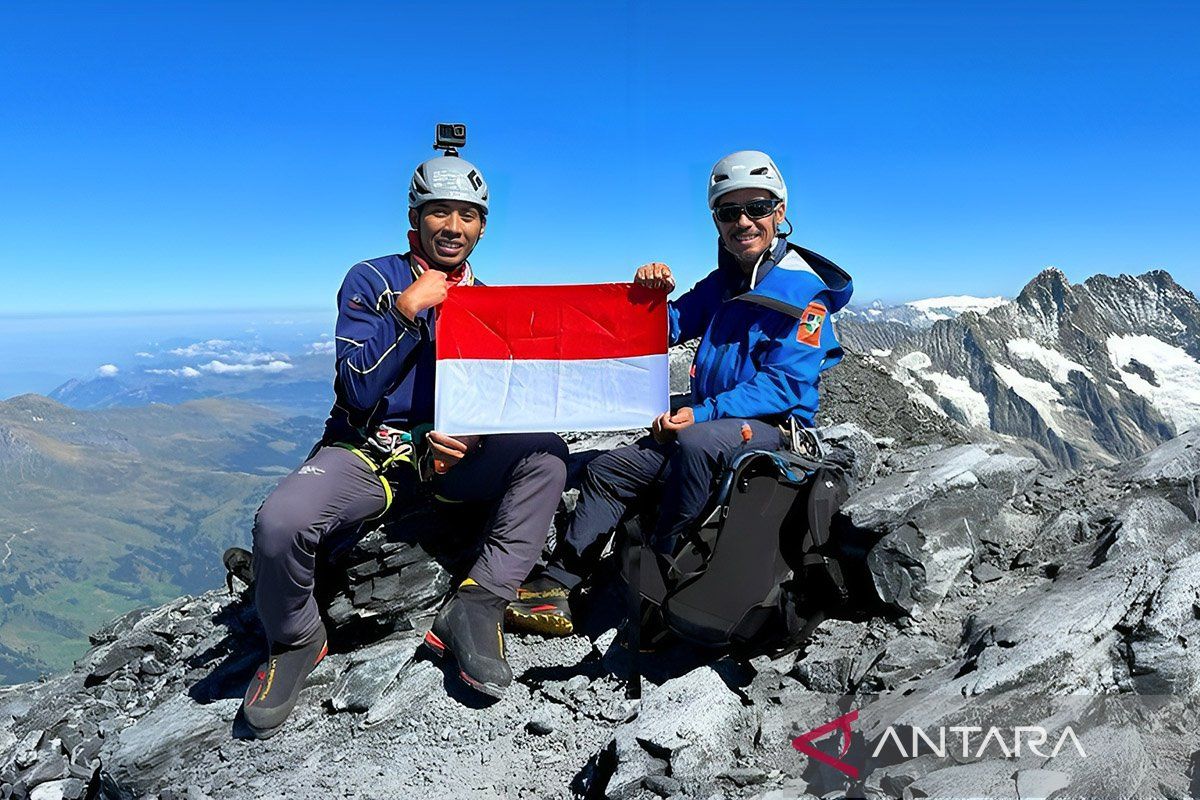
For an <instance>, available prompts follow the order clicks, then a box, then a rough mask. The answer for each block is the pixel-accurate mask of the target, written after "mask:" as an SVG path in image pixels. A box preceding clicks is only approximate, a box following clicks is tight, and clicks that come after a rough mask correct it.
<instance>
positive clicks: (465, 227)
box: [408, 200, 487, 272]
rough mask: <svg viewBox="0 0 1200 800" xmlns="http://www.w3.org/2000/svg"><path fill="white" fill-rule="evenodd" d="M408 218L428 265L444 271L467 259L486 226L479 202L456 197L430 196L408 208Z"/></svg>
mask: <svg viewBox="0 0 1200 800" xmlns="http://www.w3.org/2000/svg"><path fill="white" fill-rule="evenodd" d="M408 221H409V224H411V225H412V226H413V229H414V230H416V232H417V235H418V236H419V237H420V239H421V249H422V250H424V251H425V255H427V256H428V257H429V261H430V262H431V265H432V266H435V267H438V268H439V269H444V270H446V271H448V272H453V271H454V270H455V269H458V267H459V266H460V265H461V264H462V263H463V262H464V261H466V260H467V256H469V255H471V251H472V250H474V249H475V244H476V242H478V241H479V239H480V237H481V236H483V231H484V228H486V227H487V220H486V219H485V218H484V216H483V214H482V213H480V210H479V206H477V205H475V204H474V203H464V202H462V201H460V200H430V201H429V202H428V203H425V204H424V205H423V206H421V207H420V208H416V209H411V210H410V211H409V212H408Z"/></svg>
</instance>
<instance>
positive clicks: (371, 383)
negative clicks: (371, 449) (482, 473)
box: [324, 255, 437, 442]
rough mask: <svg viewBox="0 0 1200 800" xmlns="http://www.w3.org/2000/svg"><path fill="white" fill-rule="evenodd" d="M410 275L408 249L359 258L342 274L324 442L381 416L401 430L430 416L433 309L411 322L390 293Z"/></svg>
mask: <svg viewBox="0 0 1200 800" xmlns="http://www.w3.org/2000/svg"><path fill="white" fill-rule="evenodd" d="M414 279H415V276H414V275H413V271H412V267H410V266H409V262H408V258H407V257H406V255H403V256H402V255H390V256H381V257H380V258H372V259H368V260H367V261H360V262H358V263H357V264H355V265H354V266H353V267H351V268H350V271H349V272H348V273H347V274H346V279H345V280H344V281H342V288H341V289H339V290H338V297H337V303H338V317H337V329H336V337H337V338H336V346H337V347H336V351H335V352H336V354H337V358H336V371H337V376H336V378H335V379H334V382H333V392H334V403H333V410H332V411H330V412H329V420H328V421H327V422H326V423H325V436H324V441H327V442H328V441H356V440H359V439H360V438H361V436H362V435H363V434H364V433H365V432H368V431H369V430H370V429H372V428H373V427H374V426H376V425H378V424H379V423H381V422H386V423H389V424H391V425H394V426H395V427H397V428H405V429H410V428H412V427H414V426H416V425H420V424H421V423H427V422H433V381H434V369H435V367H436V358H435V355H436V354H435V352H434V346H433V336H434V321H435V319H436V314H437V310H436V309H435V308H427V309H425V310H424V311H422V312H421V313H419V314H418V315H417V319H416V321H415V322H410V321H409V320H408V319H407V318H406V317H405V316H404V315H403V314H401V313H400V312H399V311H397V310H396V296H397V295H399V294H400V293H401V292H403V291H404V290H405V289H407V288H408V287H409V285H411V284H412V282H413V280H414Z"/></svg>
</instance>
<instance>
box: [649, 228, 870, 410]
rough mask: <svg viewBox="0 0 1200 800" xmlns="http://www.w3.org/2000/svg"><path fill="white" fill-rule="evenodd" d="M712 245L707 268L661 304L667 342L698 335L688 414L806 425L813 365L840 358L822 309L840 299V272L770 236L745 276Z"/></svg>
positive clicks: (813, 390) (845, 297)
mask: <svg viewBox="0 0 1200 800" xmlns="http://www.w3.org/2000/svg"><path fill="white" fill-rule="evenodd" d="M750 277H751V276H748V275H746V274H745V272H743V271H742V269H741V267H740V266H739V264H738V262H737V260H736V259H735V258H734V257H733V255H732V254H731V253H729V252H728V251H727V250H725V248H724V247H721V248H720V251H719V255H718V259H717V268H716V269H715V270H713V271H712V272H711V273H710V274H709V275H708V276H707V277H705V278H704V279H703V280H701V281H700V282H699V283H697V284H696V285H695V286H693V287H692V288H691V289H690V290H689V291H688V292H687V293H686V294H684V295H683V296H682V297H680V298H679V299H678V300H675V301H673V302H671V303H670V322H671V334H670V335H671V344H677V343H679V342H686V341H688V340H689V339H694V338H696V337H697V336H701V337H702V338H701V340H700V346H699V348H698V349H697V350H696V359H695V361H694V362H693V364H692V407H693V410H694V413H695V417H696V422H707V421H708V420H712V419H720V418H722V417H737V418H744V419H761V420H764V421H768V422H774V423H782V422H784V421H786V420H787V418H788V417H795V418H796V420H797V422H799V423H800V424H801V425H804V426H811V425H812V424H813V418H814V417H815V416H816V413H817V402H818V399H817V384H818V381H819V377H820V374H821V372H822V371H823V370H826V369H828V368H829V367H832V366H833V365H834V364H836V363H837V362H838V361H840V360H841V358H842V348H841V346H840V345H839V344H838V341H837V336H836V335H835V334H834V330H833V325H832V324H830V322H829V316H830V315H831V314H833V312H835V311H837V310H838V309H840V308H842V306H844V305H846V303H847V302H848V301H849V300H850V295H851V294H852V293H853V291H854V287H853V283H852V282H851V279H850V276H849V275H848V274H847V273H846V272H845V271H844V270H842V269H841V268H840V267H838V266H837V265H836V264H834V263H833V262H832V261H830V260H829V259H827V258H825V257H823V256H820V255H817V254H816V253H814V252H812V251H811V250H806V249H805V248H803V247H800V246H798V245H794V244H791V243H789V242H788V241H787V240H786V239H776V240H775V243H774V245H773V246H772V249H771V252H770V255H769V256H767V258H766V259H764V261H763V262H762V263H761V264H760V265H759V268H758V271H757V274H756V276H755V278H754V279H755V285H754V286H753V287H751V286H750V285H749V282H750Z"/></svg>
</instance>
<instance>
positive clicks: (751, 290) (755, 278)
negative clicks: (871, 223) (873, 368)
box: [507, 151, 853, 634]
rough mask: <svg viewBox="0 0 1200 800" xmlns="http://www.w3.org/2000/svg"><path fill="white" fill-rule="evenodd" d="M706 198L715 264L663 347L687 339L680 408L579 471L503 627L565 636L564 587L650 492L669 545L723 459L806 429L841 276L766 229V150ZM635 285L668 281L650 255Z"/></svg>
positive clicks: (773, 187)
mask: <svg viewBox="0 0 1200 800" xmlns="http://www.w3.org/2000/svg"><path fill="white" fill-rule="evenodd" d="M708 203H709V208H710V209H712V213H713V222H714V223H715V224H716V227H717V231H718V233H719V234H720V247H719V250H718V254H717V268H716V269H715V270H713V272H712V273H710V274H709V275H708V276H707V277H705V278H704V279H703V280H701V281H700V282H699V283H698V284H696V285H695V286H694V287H693V288H692V289H691V290H690V291H689V292H687V293H686V294H684V295H683V296H682V297H680V298H679V299H678V300H675V301H673V302H671V303H670V304H669V308H670V324H671V329H670V340H671V344H678V343H680V342H686V341H689V340H691V339H695V338H696V337H700V344H699V347H698V348H697V350H696V358H695V361H694V362H693V363H692V373H691V383H692V397H691V403H690V404H689V405H686V406H684V407H683V408H681V409H679V410H678V411H676V412H675V413H669V412H668V413H665V414H663V415H662V416H660V417H659V418H658V419H656V420H654V421H653V424H652V425H651V435H649V436H646V437H645V438H643V439H641V440H640V441H638V442H635V443H634V444H631V445H628V446H626V447H621V448H617V449H616V450H613V451H612V452H609V453H605V454H604V455H602V456H600V457H599V458H597V459H595V460H594V461H593V462H592V463H591V464H589V465H588V468H587V472H586V474H585V477H584V480H583V485H582V487H581V491H580V495H579V501H578V503H577V505H576V508H575V516H574V519H573V520H572V523H571V526H570V529H569V530H568V531H567V533H566V535H565V536H564V537H563V538H562V540H561V541H560V543H559V545H558V547H557V548H556V550H555V552H554V554H553V556H552V558H551V559H550V561H549V563H548V564H547V565H546V566H545V567H544V568H542V569H540V570H539V571H538V573H537V574H535V576H534V577H533V579H532V580H530V581H529V582H528V583H526V584H525V585H524V586H522V587H521V589H520V591H519V593H518V600H517V601H516V602H515V603H512V604H510V606H509V608H508V617H507V619H508V621H509V622H510V624H512V625H513V626H514V627H520V628H524V629H527V630H533V631H537V632H540V633H550V634H567V633H570V632H571V631H572V630H573V624H572V621H571V617H570V610H569V606H568V603H567V597H568V593H569V591H570V590H571V589H573V588H574V587H575V586H576V585H578V584H579V582H580V581H581V580H582V578H583V577H584V576H586V575H587V573H588V572H589V571H590V569H591V567H592V566H593V564H594V561H595V558H596V556H597V555H598V553H597V552H596V551H597V550H598V549H600V546H602V544H603V542H604V541H605V539H606V538H607V534H608V533H610V532H611V531H612V530H613V528H614V527H616V525H617V523H618V521H619V520H620V519H621V517H622V516H623V515H624V514H625V513H626V511H627V510H628V509H629V507H630V506H631V504H633V503H635V502H637V501H638V500H639V498H641V497H642V496H643V495H644V494H645V492H646V490H647V489H648V488H649V487H651V486H654V485H657V486H659V487H661V491H662V494H661V503H660V509H659V518H658V524H657V527H656V528H655V530H654V532H653V538H652V541H654V542H655V543H656V546H658V547H659V548H660V549H662V550H663V551H668V552H669V551H670V550H671V549H672V546H673V544H674V541H675V540H676V538H677V537H678V536H679V535H680V534H681V533H683V532H684V531H685V530H686V529H687V528H688V526H690V525H693V524H695V522H696V521H697V517H698V516H699V514H700V513H701V512H702V511H703V508H704V506H705V504H706V503H707V502H708V499H709V496H710V494H711V491H712V488H713V483H714V480H715V478H716V477H717V475H718V474H719V473H720V470H721V468H722V467H723V466H724V463H725V461H724V460H725V458H726V456H727V455H728V454H729V453H731V452H732V451H733V450H735V449H736V448H738V447H740V446H741V445H742V444H743V442H745V441H746V440H747V439H749V440H751V441H753V442H754V443H755V445H756V446H759V447H766V448H769V449H774V448H776V447H779V446H780V445H782V444H783V438H782V437H783V432H782V430H781V426H789V425H792V424H796V425H800V426H803V427H809V426H811V425H812V424H813V419H814V417H815V415H816V412H817V385H818V380H819V377H820V374H821V372H822V371H823V370H825V369H828V368H829V367H831V366H833V365H834V364H836V363H837V362H838V361H839V360H840V359H841V356H842V350H841V347H840V346H839V345H838V342H837V337H836V336H835V335H834V331H833V326H832V325H831V324H830V323H829V315H830V314H832V313H833V312H835V311H837V310H838V309H840V308H841V307H842V306H844V305H845V304H846V303H847V302H848V301H849V299H850V294H851V292H852V291H853V289H852V285H851V281H850V276H849V275H847V274H846V273H845V272H844V271H843V270H842V269H841V268H839V267H838V266H837V265H835V264H834V263H833V262H831V261H829V260H828V259H826V258H824V257H822V256H820V255H817V254H816V253H814V252H812V251H810V250H806V249H804V248H803V247H799V246H797V245H794V244H791V243H790V242H788V241H787V239H786V234H785V235H780V234H779V225H780V224H781V223H782V222H783V220H784V217H785V214H786V210H787V187H786V185H785V184H784V181H783V177H782V176H781V175H780V174H779V169H778V168H777V167H776V166H775V163H774V162H773V161H772V160H771V158H770V157H769V156H767V155H766V154H765V153H760V152H757V151H740V152H737V153H733V154H732V155H729V156H726V157H725V158H723V159H721V160H720V161H718V162H717V164H716V166H714V167H713V171H712V175H711V177H710V180H709V189H708ZM634 280H635V281H636V282H637V283H640V284H642V285H645V286H649V287H652V288H661V289H666V290H668V291H669V290H671V289H673V288H674V287H675V281H674V278H673V277H672V275H671V270H670V268H669V267H668V266H667V265H665V264H660V263H654V264H646V265H645V266H643V267H641V268H639V269H638V270H637V273H636V274H635V276H634Z"/></svg>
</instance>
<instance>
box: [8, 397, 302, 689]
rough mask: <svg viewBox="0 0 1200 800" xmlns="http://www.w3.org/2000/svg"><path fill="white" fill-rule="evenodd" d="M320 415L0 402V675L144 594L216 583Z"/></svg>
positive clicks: (72, 652)
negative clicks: (230, 550) (227, 550)
mask: <svg viewBox="0 0 1200 800" xmlns="http://www.w3.org/2000/svg"><path fill="white" fill-rule="evenodd" d="M318 433H319V422H318V420H317V419H315V418H313V417H296V418H289V417H286V416H284V415H282V414H280V413H278V412H274V411H270V410H268V409H265V408H262V407H259V406H253V405H249V404H246V403H240V402H233V401H228V400H214V399H207V400H198V401H193V402H188V403H183V404H182V405H178V406H166V405H149V406H144V407H141V408H117V409H110V410H106V411H95V412H86V411H77V410H75V409H71V408H68V407H66V406H64V405H62V404H60V403H58V402H55V401H54V400H50V399H49V398H46V397H42V396H39V395H22V396H20V397H15V398H12V399H11V400H7V401H4V402H0V683H4V682H10V681H16V680H26V679H29V678H31V677H36V675H37V674H38V673H39V672H41V671H46V670H55V671H57V670H60V669H62V668H65V667H66V666H69V665H70V663H71V662H72V661H73V660H74V659H75V658H76V657H78V656H79V654H80V653H82V652H83V651H84V650H85V649H86V633H87V632H88V631H91V630H93V629H94V628H95V627H96V626H97V625H98V624H99V623H101V622H103V621H104V620H106V619H109V618H111V617H112V616H113V615H114V614H119V613H122V612H124V611H127V610H129V609H130V608H133V607H134V606H137V605H142V604H146V603H159V602H162V601H164V600H166V599H169V598H172V597H176V596H178V595H179V594H180V593H184V592H196V591H202V590H204V589H208V588H211V587H212V586H213V585H215V584H216V583H217V581H218V580H219V579H220V574H221V569H220V564H219V556H220V553H221V551H222V549H223V548H224V547H226V546H228V545H229V544H232V543H235V542H238V543H245V542H246V541H247V540H248V537H249V530H250V523H251V520H252V518H253V514H254V511H255V509H256V508H257V507H258V504H259V503H260V502H261V499H262V497H263V496H264V495H265V493H266V491H268V490H269V489H270V487H271V486H272V485H273V484H274V482H275V481H276V480H277V479H278V476H279V475H280V474H282V473H284V472H285V471H286V470H288V469H291V468H292V467H294V466H295V465H296V464H297V463H298V462H299V461H300V459H302V458H303V456H304V454H305V453H306V452H307V449H308V448H309V447H310V446H311V444H312V441H313V440H314V438H315V437H316V436H317V435H318Z"/></svg>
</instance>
